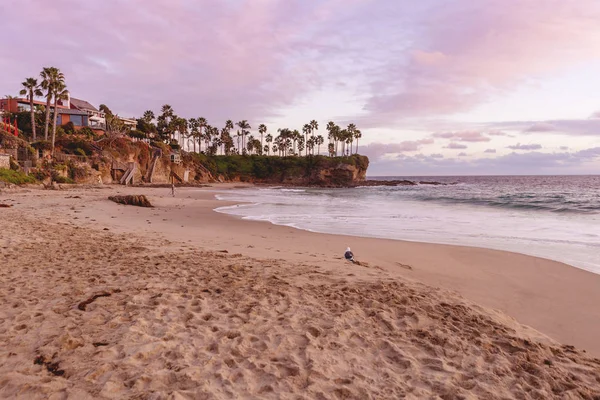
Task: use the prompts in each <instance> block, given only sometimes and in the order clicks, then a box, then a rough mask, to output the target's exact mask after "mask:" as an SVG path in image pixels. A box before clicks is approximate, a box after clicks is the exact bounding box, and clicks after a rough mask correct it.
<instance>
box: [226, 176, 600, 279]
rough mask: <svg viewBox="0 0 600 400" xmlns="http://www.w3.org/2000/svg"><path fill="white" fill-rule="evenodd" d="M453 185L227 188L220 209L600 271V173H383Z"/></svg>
mask: <svg viewBox="0 0 600 400" xmlns="http://www.w3.org/2000/svg"><path fill="white" fill-rule="evenodd" d="M376 179H377V180H396V179H397V180H403V179H407V180H412V181H437V182H442V183H446V184H447V185H438V186H433V185H422V184H419V185H416V186H373V187H358V188H352V189H320V188H289V187H265V188H248V189H237V190H233V191H226V192H225V191H224V192H222V193H219V194H218V195H217V198H218V199H220V200H227V201H239V202H245V203H247V204H243V205H236V206H232V207H221V208H218V209H217V211H219V212H223V213H227V214H233V215H238V216H241V217H243V218H245V219H251V220H259V221H269V222H271V223H273V224H277V225H286V226H291V227H295V228H298V229H304V230H308V231H313V232H322V233H336V234H346V235H354V236H364V237H374V238H386V239H399V240H408V241H418V242H429V243H443V244H455V245H466V246H476V247H483V248H490V249H498V250H508V251H513V252H517V253H522V254H528V255H532V256H538V257H543V258H548V259H551V260H556V261H561V262H564V263H566V264H569V265H572V266H574V267H578V268H582V269H585V270H588V271H591V272H594V273H598V274H600V176H445V177H431V176H429V177H410V176H409V177H377V178H376Z"/></svg>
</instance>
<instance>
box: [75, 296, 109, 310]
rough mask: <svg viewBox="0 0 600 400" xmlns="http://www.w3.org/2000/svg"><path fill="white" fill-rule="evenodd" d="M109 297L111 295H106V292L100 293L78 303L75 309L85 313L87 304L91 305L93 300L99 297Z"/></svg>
mask: <svg viewBox="0 0 600 400" xmlns="http://www.w3.org/2000/svg"><path fill="white" fill-rule="evenodd" d="M110 295H111V294H110V293H108V292H102V293H98V294H95V295H93V296H92V297H90V298H88V299H87V300H85V301H82V302H81V303H79V305H78V306H77V308H79V309H80V310H81V311H85V310H86V308H87V306H88V304H91V303H93V302H94V300H96V299H97V298H99V297H108V296H110Z"/></svg>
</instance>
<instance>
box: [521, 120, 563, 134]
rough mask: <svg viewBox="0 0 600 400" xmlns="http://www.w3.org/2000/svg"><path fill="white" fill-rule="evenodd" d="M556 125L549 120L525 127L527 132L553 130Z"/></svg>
mask: <svg viewBox="0 0 600 400" xmlns="http://www.w3.org/2000/svg"><path fill="white" fill-rule="evenodd" d="M555 130H556V127H555V126H554V125H552V124H551V123H549V122H538V123H535V124H533V125H531V126H530V127H529V128H527V129H525V132H553V131H555Z"/></svg>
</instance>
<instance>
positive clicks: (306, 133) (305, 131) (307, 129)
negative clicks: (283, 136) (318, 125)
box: [302, 124, 312, 156]
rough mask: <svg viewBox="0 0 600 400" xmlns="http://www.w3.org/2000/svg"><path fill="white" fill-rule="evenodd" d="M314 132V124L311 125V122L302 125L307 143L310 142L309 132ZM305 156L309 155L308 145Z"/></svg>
mask: <svg viewBox="0 0 600 400" xmlns="http://www.w3.org/2000/svg"><path fill="white" fill-rule="evenodd" d="M311 132H312V126H310V124H304V126H303V127H302V133H304V141H305V142H306V143H308V134H309V133H311ZM304 155H305V156H307V155H308V146H306V153H304Z"/></svg>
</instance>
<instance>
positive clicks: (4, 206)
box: [0, 203, 12, 208]
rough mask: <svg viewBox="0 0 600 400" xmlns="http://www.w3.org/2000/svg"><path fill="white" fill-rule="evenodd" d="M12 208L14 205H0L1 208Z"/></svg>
mask: <svg viewBox="0 0 600 400" xmlns="http://www.w3.org/2000/svg"><path fill="white" fill-rule="evenodd" d="M9 207H12V204H2V203H0V208H9Z"/></svg>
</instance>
